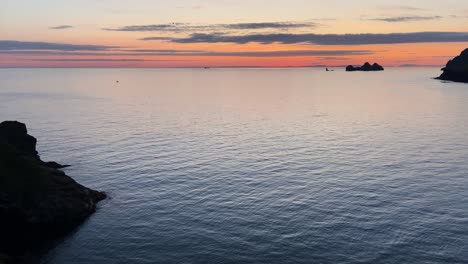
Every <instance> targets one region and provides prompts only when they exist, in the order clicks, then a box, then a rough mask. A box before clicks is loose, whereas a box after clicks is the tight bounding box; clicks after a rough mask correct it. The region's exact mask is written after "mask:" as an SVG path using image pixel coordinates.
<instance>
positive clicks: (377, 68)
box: [346, 62, 384, 72]
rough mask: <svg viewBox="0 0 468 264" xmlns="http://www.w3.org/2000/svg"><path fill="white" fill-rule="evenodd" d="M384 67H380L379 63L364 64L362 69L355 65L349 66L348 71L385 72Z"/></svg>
mask: <svg viewBox="0 0 468 264" xmlns="http://www.w3.org/2000/svg"><path fill="white" fill-rule="evenodd" d="M383 70H384V67H382V66H380V65H379V64H378V63H374V64H372V65H371V64H370V63H369V62H366V63H364V65H362V66H361V67H355V66H353V65H348V66H347V67H346V71H349V72H353V71H366V72H367V71H383Z"/></svg>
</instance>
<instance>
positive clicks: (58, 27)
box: [49, 25, 73, 29]
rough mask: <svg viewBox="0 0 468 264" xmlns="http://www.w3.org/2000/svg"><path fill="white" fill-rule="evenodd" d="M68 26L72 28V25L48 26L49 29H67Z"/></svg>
mask: <svg viewBox="0 0 468 264" xmlns="http://www.w3.org/2000/svg"><path fill="white" fill-rule="evenodd" d="M69 28H73V26H70V25H61V26H56V27H49V29H69Z"/></svg>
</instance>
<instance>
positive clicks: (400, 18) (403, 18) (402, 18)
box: [367, 16, 444, 23]
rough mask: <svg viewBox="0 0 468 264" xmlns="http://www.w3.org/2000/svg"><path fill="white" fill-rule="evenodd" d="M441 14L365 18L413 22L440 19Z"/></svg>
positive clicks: (393, 21) (392, 21)
mask: <svg viewBox="0 0 468 264" xmlns="http://www.w3.org/2000/svg"><path fill="white" fill-rule="evenodd" d="M442 18H444V17H442V16H397V17H382V18H369V19H367V20H372V21H382V22H391V23H398V22H415V21H427V20H437V19H442Z"/></svg>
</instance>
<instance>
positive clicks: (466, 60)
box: [436, 49, 468, 83]
mask: <svg viewBox="0 0 468 264" xmlns="http://www.w3.org/2000/svg"><path fill="white" fill-rule="evenodd" d="M442 71H443V72H442V75H440V76H439V77H438V78H436V79H439V80H444V81H452V82H463V83H468V49H465V50H464V51H462V53H461V54H460V55H459V56H457V57H455V58H453V59H451V60H450V61H449V62H448V63H447V65H446V66H445V67H444V68H442Z"/></svg>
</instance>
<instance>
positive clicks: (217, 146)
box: [0, 68, 468, 264]
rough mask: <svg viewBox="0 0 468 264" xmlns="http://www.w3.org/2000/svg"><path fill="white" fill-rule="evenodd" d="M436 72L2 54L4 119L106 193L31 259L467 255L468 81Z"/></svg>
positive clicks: (338, 259)
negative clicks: (97, 64)
mask: <svg viewBox="0 0 468 264" xmlns="http://www.w3.org/2000/svg"><path fill="white" fill-rule="evenodd" d="M438 73H439V72H438V69H437V68H395V69H388V70H387V71H385V72H383V73H359V72H357V73H345V72H340V71H335V72H330V73H325V72H323V71H322V70H321V69H320V70H318V69H211V70H198V69H173V70H170V69H144V70H142V69H1V70H0V119H1V120H6V119H10V120H11V119H16V120H19V121H22V122H25V123H27V125H28V128H29V132H30V133H31V134H32V135H34V136H36V137H37V138H38V140H39V145H38V148H39V151H40V154H41V156H42V157H43V159H45V160H55V161H58V162H61V163H66V164H72V165H73V166H72V167H70V168H67V169H66V172H67V174H69V175H71V176H72V177H74V178H75V179H76V180H77V181H79V182H80V183H82V184H84V185H87V186H89V187H92V188H95V189H98V190H103V191H106V192H108V194H109V195H110V197H111V199H109V200H107V201H105V202H103V203H101V204H100V206H99V209H98V212H97V213H96V214H95V215H93V216H92V217H91V218H90V219H89V220H88V221H87V222H86V223H85V224H84V225H82V226H81V227H80V228H79V229H78V230H76V232H75V233H73V234H71V235H70V236H69V237H67V238H66V239H65V241H63V242H62V243H59V244H58V245H57V246H56V247H55V248H53V249H51V250H50V251H49V252H48V253H47V254H46V255H45V256H43V257H42V258H41V260H40V261H39V262H40V263H53V264H59V263H60V264H61V263H67V264H68V263H80V264H81V263H110V264H111V263H282V264H283V263H468V103H467V102H468V85H467V84H456V83H444V82H440V81H436V80H433V79H431V77H433V76H436V75H437V74H438ZM116 80H119V83H116Z"/></svg>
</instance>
